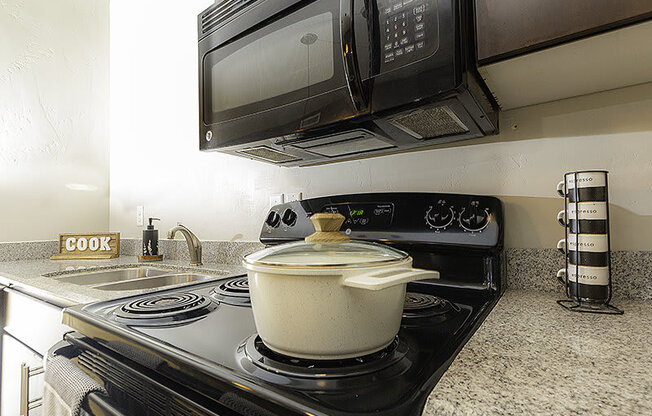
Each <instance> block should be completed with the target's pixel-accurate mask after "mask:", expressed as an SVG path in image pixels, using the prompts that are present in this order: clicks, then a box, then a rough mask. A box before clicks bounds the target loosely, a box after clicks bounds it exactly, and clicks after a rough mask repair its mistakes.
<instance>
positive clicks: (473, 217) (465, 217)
mask: <svg viewBox="0 0 652 416" xmlns="http://www.w3.org/2000/svg"><path fill="white" fill-rule="evenodd" d="M488 219H489V210H488V209H487V208H482V207H481V206H480V202H479V201H471V203H470V204H469V205H467V206H466V207H465V208H463V209H462V212H460V225H461V226H462V228H464V229H465V230H467V231H481V230H482V229H483V228H484V227H486V226H487V221H488Z"/></svg>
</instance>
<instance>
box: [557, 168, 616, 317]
mask: <svg viewBox="0 0 652 416" xmlns="http://www.w3.org/2000/svg"><path fill="white" fill-rule="evenodd" d="M557 193H559V195H560V196H561V197H563V198H564V209H563V210H561V211H560V212H559V214H557V220H558V221H559V223H560V224H561V225H562V226H563V227H564V230H565V237H566V238H564V239H562V240H560V241H559V243H557V249H559V251H560V252H561V253H562V254H563V255H564V257H565V259H566V267H565V268H563V269H561V270H559V272H557V278H558V279H559V280H560V281H561V282H562V283H563V284H564V285H565V288H566V295H567V296H568V297H569V298H570V299H572V302H573V303H574V306H573V307H582V306H589V307H590V309H600V307H601V306H602V305H604V306H607V305H608V304H609V301H610V300H611V253H610V245H609V206H608V185H607V171H577V172H569V173H566V174H565V175H564V180H563V181H561V182H559V184H558V185H557ZM562 302H563V301H562ZM566 302H568V301H566ZM560 304H561V305H562V306H564V307H567V306H565V304H563V303H561V302H560ZM567 308H568V307H567ZM608 308H613V307H608ZM614 309H615V308H614Z"/></svg>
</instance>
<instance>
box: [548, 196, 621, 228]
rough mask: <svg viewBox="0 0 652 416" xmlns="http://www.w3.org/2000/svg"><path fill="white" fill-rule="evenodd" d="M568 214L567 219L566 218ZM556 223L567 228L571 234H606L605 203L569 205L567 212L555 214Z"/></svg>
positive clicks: (562, 211)
mask: <svg viewBox="0 0 652 416" xmlns="http://www.w3.org/2000/svg"><path fill="white" fill-rule="evenodd" d="M566 212H568V218H566ZM557 221H559V224H561V225H563V226H564V227H568V228H569V229H570V232H571V233H587V234H606V233H607V232H608V231H609V230H608V229H607V203H606V202H577V203H574V202H573V203H569V204H568V209H567V210H561V211H559V213H558V214H557Z"/></svg>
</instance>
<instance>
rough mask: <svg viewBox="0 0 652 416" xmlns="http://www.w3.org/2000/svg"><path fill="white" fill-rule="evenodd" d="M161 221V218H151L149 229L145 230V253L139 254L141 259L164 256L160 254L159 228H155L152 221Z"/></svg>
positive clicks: (156, 258) (153, 258)
mask: <svg viewBox="0 0 652 416" xmlns="http://www.w3.org/2000/svg"><path fill="white" fill-rule="evenodd" d="M155 220H156V221H160V220H161V219H160V218H150V219H149V225H147V229H146V230H143V254H142V255H141V256H138V257H139V258H140V259H141V260H161V259H163V256H162V255H160V254H158V230H155V229H154V224H152V221H155Z"/></svg>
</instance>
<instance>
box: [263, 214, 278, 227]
mask: <svg viewBox="0 0 652 416" xmlns="http://www.w3.org/2000/svg"><path fill="white" fill-rule="evenodd" d="M280 222H281V216H280V215H278V212H276V211H270V212H269V215H267V219H266V220H265V224H267V225H269V226H270V227H273V228H276V227H278V225H279V223H280Z"/></svg>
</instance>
